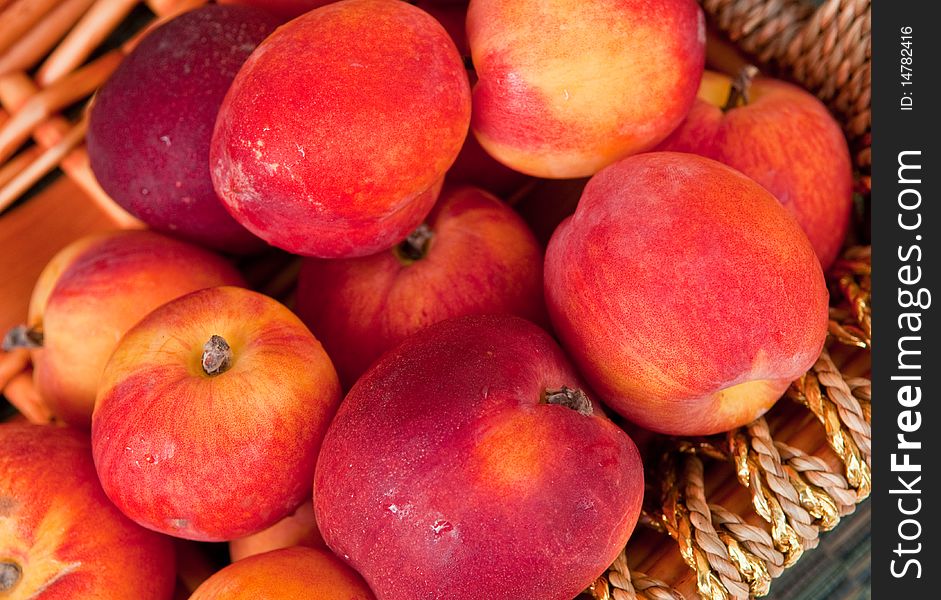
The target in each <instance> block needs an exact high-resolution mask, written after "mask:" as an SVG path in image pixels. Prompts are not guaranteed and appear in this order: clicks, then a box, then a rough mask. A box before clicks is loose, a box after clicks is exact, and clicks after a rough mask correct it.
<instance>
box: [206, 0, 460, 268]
mask: <svg viewBox="0 0 941 600" xmlns="http://www.w3.org/2000/svg"><path fill="white" fill-rule="evenodd" d="M469 122H470V87H469V84H468V80H467V74H466V72H465V70H464V65H463V62H462V60H461V57H460V55H459V54H458V52H457V50H456V48H455V47H454V42H452V41H451V38H450V37H449V36H448V34H447V32H445V30H444V28H443V27H442V26H441V25H440V24H439V23H438V22H437V21H435V19H434V18H432V17H431V16H429V15H428V14H427V13H425V12H424V11H422V10H420V9H418V8H416V7H414V6H412V5H410V4H407V3H405V2H389V1H387V0H386V1H384V0H344V1H342V2H336V3H333V4H328V5H326V6H323V7H321V8H317V9H314V10H312V11H311V12H309V13H306V14H304V15H302V16H300V17H298V18H297V19H294V20H293V21H290V22H288V23H287V24H285V25H284V26H282V27H280V28H279V29H278V30H277V31H276V32H275V33H274V34H272V35H271V36H270V37H268V39H266V40H265V41H264V42H263V43H262V44H261V45H260V46H259V47H258V49H257V50H256V51H255V52H254V53H252V55H251V56H250V57H249V58H248V61H247V62H246V63H245V65H244V66H243V67H242V70H241V71H240V72H239V74H238V75H237V76H236V78H235V81H234V82H233V84H232V87H231V88H230V89H229V93H228V94H227V95H226V98H225V101H224V102H223V105H222V108H221V109H220V111H219V118H218V120H217V122H216V129H215V133H214V135H213V141H212V150H211V153H210V161H211V162H210V164H211V168H212V176H213V182H214V184H215V187H216V191H218V192H219V194H220V196H221V197H222V199H223V201H224V202H225V203H226V204H227V206H228V207H229V210H230V211H231V213H232V214H233V215H234V216H235V218H236V219H237V220H238V221H239V222H240V223H242V224H243V225H245V226H246V227H247V228H248V229H249V230H251V231H252V232H254V233H255V234H256V235H258V236H259V237H261V238H262V239H264V240H266V241H268V242H269V243H271V244H273V245H275V246H278V247H280V248H282V249H284V250H287V251H289V252H293V253H295V254H303V255H308V256H318V257H322V258H343V257H351V256H364V255H367V254H373V253H375V252H378V251H380V250H385V249H387V248H390V247H392V246H393V245H395V244H397V243H398V242H400V241H402V240H403V239H404V238H405V237H406V236H407V235H408V234H409V232H411V231H412V230H413V229H415V228H416V227H417V226H418V225H419V224H420V223H421V221H422V219H424V217H425V215H427V214H428V211H429V210H431V207H432V205H433V204H434V201H435V199H436V197H437V195H438V192H439V190H440V185H441V181H442V179H443V178H444V174H445V171H447V169H448V167H450V166H451V164H452V163H453V162H454V159H455V157H456V156H457V154H458V152H459V151H460V149H461V144H462V142H463V141H464V137H465V136H466V135H467V128H468V124H469Z"/></svg>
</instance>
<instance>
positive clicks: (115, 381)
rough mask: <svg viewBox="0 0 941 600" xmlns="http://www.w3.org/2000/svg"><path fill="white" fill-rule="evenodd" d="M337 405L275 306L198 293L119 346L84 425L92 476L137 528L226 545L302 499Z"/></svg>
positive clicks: (253, 298)
mask: <svg viewBox="0 0 941 600" xmlns="http://www.w3.org/2000/svg"><path fill="white" fill-rule="evenodd" d="M339 401H340V385H339V382H338V381H337V376H336V371H334V369H333V365H332V364H331V363H330V359H329V358H328V357H327V355H326V353H325V352H324V351H323V348H322V347H321V345H320V343H319V342H318V341H317V340H316V339H315V338H314V336H312V335H311V334H310V332H309V331H308V330H307V328H306V327H304V324H303V323H301V321H300V319H298V318H297V317H295V316H294V314H292V313H291V312H290V311H289V310H288V309H287V308H285V307H284V306H282V305H281V304H279V303H278V302H276V301H275V300H272V299H271V298H268V297H267V296H263V295H261V294H258V293H256V292H251V291H249V290H245V289H241V288H234V287H221V288H210V289H206V290H201V291H199V292H194V293H192V294H189V295H186V296H183V297H182V298H179V299H177V300H175V301H173V302H169V303H167V304H165V305H163V306H161V307H160V308H158V309H157V310H155V311H153V312H152V313H150V314H149V315H147V317H145V318H144V319H143V320H142V321H141V322H140V323H138V324H137V325H136V326H135V327H134V328H132V329H131V330H130V331H128V332H127V334H125V336H124V337H123V338H122V339H121V342H120V344H118V346H117V348H116V349H115V351H114V354H113V355H112V356H111V360H110V361H108V365H107V367H106V368H105V371H104V374H103V375H102V379H101V386H100V389H99V393H98V399H97V402H96V404H95V413H94V416H93V417H92V447H93V450H94V456H95V466H96V467H97V469H98V475H99V477H100V479H101V484H102V487H104V490H105V492H106V493H107V494H108V497H109V498H111V500H112V501H113V502H114V503H115V504H116V505H117V506H118V508H120V509H121V510H122V511H123V512H124V514H126V515H128V516H129V517H131V519H133V520H134V521H137V522H138V523H140V524H141V525H144V526H145V527H149V528H151V529H154V530H157V531H161V532H164V533H168V534H170V535H174V536H178V537H183V538H188V539H194V540H201V541H223V540H231V539H233V538H236V537H242V536H245V535H248V534H251V533H255V532H257V531H260V530H262V529H264V528H266V527H269V526H271V525H272V524H274V523H275V522H276V521H278V520H280V519H282V518H284V517H285V516H287V515H288V514H290V513H291V512H292V511H293V510H294V509H296V508H297V506H298V505H299V504H300V503H301V502H303V501H304V500H305V499H306V498H309V497H310V485H311V482H312V481H313V475H314V462H315V460H316V458H317V452H318V450H319V448H320V442H321V440H322V438H323V435H324V432H325V431H326V429H327V425H328V424H329V422H330V419H331V417H332V416H333V413H334V411H335V410H336V406H337V404H338V403H339Z"/></svg>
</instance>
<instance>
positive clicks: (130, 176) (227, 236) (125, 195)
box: [87, 6, 278, 252]
mask: <svg viewBox="0 0 941 600" xmlns="http://www.w3.org/2000/svg"><path fill="white" fill-rule="evenodd" d="M277 25H278V19H276V18H275V17H274V16H273V15H270V14H268V13H267V12H264V11H262V10H258V9H254V8H248V7H242V6H204V7H201V8H197V9H195V10H191V11H188V12H185V13H183V14H182V15H180V16H179V17H176V18H174V19H172V20H170V21H169V22H167V23H165V24H163V25H161V26H159V27H157V28H156V29H154V30H153V31H151V32H150V33H148V34H147V36H146V37H144V39H143V40H141V42H140V44H139V45H137V47H135V48H134V50H133V51H131V53H130V54H129V55H128V56H127V57H126V58H125V59H124V60H123V61H121V65H120V66H119V67H118V69H117V71H115V72H114V74H113V75H112V76H111V78H110V79H109V80H108V82H107V83H105V85H104V86H102V88H101V89H100V90H99V91H98V94H97V95H96V96H95V102H94V104H93V106H92V109H91V112H90V114H89V122H88V136H87V141H88V157H89V160H90V161H91V167H92V170H93V171H94V172H95V176H96V177H97V178H98V181H99V182H100V183H101V187H102V188H104V190H105V191H106V192H108V195H110V196H111V197H112V198H114V200H115V201H116V202H117V203H118V204H120V205H121V206H123V207H124V208H126V209H127V210H128V211H129V212H131V213H132V214H134V215H135V216H136V217H138V218H139V219H141V220H142V221H144V222H145V223H147V224H148V225H149V226H151V227H152V228H154V229H156V230H158V231H161V232H163V233H166V234H168V235H172V236H176V237H180V238H183V239H186V240H187V241H191V242H195V243H199V244H203V245H207V246H210V247H212V248H214V249H216V250H221V251H224V252H248V251H252V250H259V249H261V248H263V247H264V243H262V242H261V240H259V239H258V238H256V237H255V236H253V235H252V234H250V233H249V232H248V230H246V229H245V228H244V227H242V226H241V225H239V224H238V223H237V222H236V221H235V219H233V218H232V216H231V215H229V213H228V211H227V210H226V209H225V207H224V206H223V205H222V202H220V200H219V197H218V196H217V195H216V192H215V190H214V189H213V187H212V179H211V178H210V175H209V142H210V140H211V139H212V129H213V126H214V125H215V122H216V115H217V113H218V112H219V105H221V104H222V99H223V97H225V93H226V92H227V91H228V89H229V85H230V84H231V83H232V79H233V78H235V74H236V73H237V72H238V70H239V67H241V66H242V63H243V62H245V59H246V58H248V55H249V54H250V53H251V52H252V50H254V49H255V46H257V45H258V44H259V43H260V42H261V41H262V40H263V39H265V37H266V36H267V35H268V34H269V33H271V32H272V31H274V28H275V27H276V26H277Z"/></svg>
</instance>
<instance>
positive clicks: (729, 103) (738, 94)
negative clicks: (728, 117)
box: [722, 65, 758, 112]
mask: <svg viewBox="0 0 941 600" xmlns="http://www.w3.org/2000/svg"><path fill="white" fill-rule="evenodd" d="M756 75H758V67H756V66H755V65H745V66H744V67H742V70H741V71H739V72H738V75H737V76H736V77H735V79H734V80H732V88H731V89H730V90H729V99H728V100H726V101H725V106H723V107H722V112H728V111H730V110H732V109H733V108H738V107H739V106H744V105H746V104H748V93H749V89H750V88H751V82H752V79H754V78H755V76H756Z"/></svg>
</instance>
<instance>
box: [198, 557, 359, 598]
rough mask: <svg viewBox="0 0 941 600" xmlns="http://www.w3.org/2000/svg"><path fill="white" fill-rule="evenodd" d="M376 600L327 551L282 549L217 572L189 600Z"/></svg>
mask: <svg viewBox="0 0 941 600" xmlns="http://www.w3.org/2000/svg"><path fill="white" fill-rule="evenodd" d="M259 599H264V600H311V599H315V600H375V597H374V596H373V595H372V592H371V591H370V590H369V587H368V586H367V585H366V583H365V582H364V581H363V579H362V577H360V576H359V575H358V574H357V573H356V572H355V571H353V570H352V569H351V568H349V567H348V566H346V565H345V564H343V561H341V560H340V559H338V558H337V557H336V556H333V555H332V554H330V553H329V552H327V551H326V550H319V549H316V550H315V549H312V548H302V547H300V546H295V547H293V548H283V549H281V550H272V551H271V552H265V553H264V554H256V555H255V556H250V557H248V558H246V559H243V560H240V561H238V562H235V563H232V564H231V565H229V566H228V567H226V568H224V569H222V570H221V571H219V572H217V573H216V574H215V575H213V576H212V577H210V578H209V579H207V580H206V582H205V583H203V584H202V585H201V586H199V588H197V589H196V592H195V593H194V594H193V595H192V596H191V597H190V600H259Z"/></svg>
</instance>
